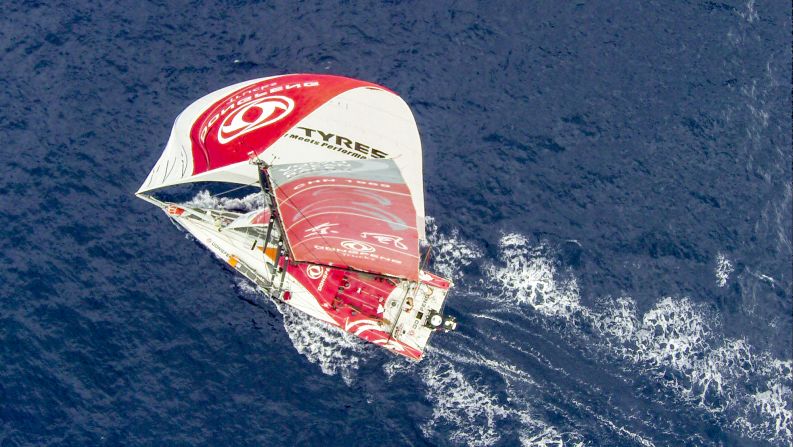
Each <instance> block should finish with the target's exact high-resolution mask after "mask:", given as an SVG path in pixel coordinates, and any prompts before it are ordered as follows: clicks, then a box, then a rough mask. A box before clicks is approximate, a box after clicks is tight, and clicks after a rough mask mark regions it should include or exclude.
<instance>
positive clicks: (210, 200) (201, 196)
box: [185, 190, 264, 211]
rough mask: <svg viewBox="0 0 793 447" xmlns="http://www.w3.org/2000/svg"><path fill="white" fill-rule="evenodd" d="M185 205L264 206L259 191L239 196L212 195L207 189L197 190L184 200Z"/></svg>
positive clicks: (225, 207) (220, 206) (252, 208)
mask: <svg viewBox="0 0 793 447" xmlns="http://www.w3.org/2000/svg"><path fill="white" fill-rule="evenodd" d="M185 205H187V206H194V207H197V208H208V209H213V210H229V209H234V210H243V211H252V210H255V209H258V208H262V207H263V206H264V196H263V195H262V193H261V192H255V193H252V194H248V195H247V196H245V197H240V198H236V197H224V196H213V195H210V194H209V191H206V190H204V191H199V192H198V194H196V195H195V197H193V198H192V199H190V201H188V202H185Z"/></svg>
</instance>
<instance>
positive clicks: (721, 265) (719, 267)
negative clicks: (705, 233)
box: [715, 253, 735, 287]
mask: <svg viewBox="0 0 793 447" xmlns="http://www.w3.org/2000/svg"><path fill="white" fill-rule="evenodd" d="M733 270H735V269H734V268H733V266H732V263H731V262H730V260H729V259H727V257H726V256H724V255H723V254H722V253H718V254H717V255H716V269H715V273H716V280H717V284H718V285H719V287H724V286H726V285H727V280H728V279H729V278H730V274H731V273H732V272H733Z"/></svg>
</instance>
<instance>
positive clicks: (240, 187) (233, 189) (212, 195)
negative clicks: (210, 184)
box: [209, 181, 259, 197]
mask: <svg viewBox="0 0 793 447" xmlns="http://www.w3.org/2000/svg"><path fill="white" fill-rule="evenodd" d="M257 183H259V182H258V181H256V182H253V183H248V184H247V185H242V186H238V187H236V188H232V189H229V190H228V191H223V192H219V193H217V194H211V195H210V196H209V197H220V196H222V195H224V194H228V193H230V192H234V191H236V190H238V189H242V188H247V187H249V186H253V185H255V184H257Z"/></svg>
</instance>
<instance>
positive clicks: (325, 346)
mask: <svg viewBox="0 0 793 447" xmlns="http://www.w3.org/2000/svg"><path fill="white" fill-rule="evenodd" d="M276 306H277V307H278V310H279V311H280V312H281V314H282V315H283V317H284V329H286V333H287V335H289V339H290V340H292V345H293V346H294V347H295V349H296V350H297V352H298V353H300V354H302V355H303V356H305V357H306V359H308V361H309V362H311V363H315V364H317V365H318V366H319V367H320V369H321V370H322V372H323V373H324V374H327V375H330V376H334V375H339V376H341V378H342V379H343V380H344V382H345V383H346V384H347V385H351V384H352V381H353V379H354V377H355V372H356V371H357V370H358V364H359V363H360V358H361V356H362V354H363V353H364V351H365V350H366V346H365V345H364V342H363V341H361V340H360V339H358V338H357V337H355V336H353V335H350V334H349V333H347V332H344V331H342V330H341V329H339V328H336V327H333V326H331V325H329V324H326V323H325V322H322V321H320V320H317V319H315V318H311V317H309V316H307V315H306V314H304V313H302V312H300V311H299V310H297V309H295V308H293V307H291V306H288V305H285V304H282V303H278V302H276Z"/></svg>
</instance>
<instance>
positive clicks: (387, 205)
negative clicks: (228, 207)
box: [137, 74, 457, 360]
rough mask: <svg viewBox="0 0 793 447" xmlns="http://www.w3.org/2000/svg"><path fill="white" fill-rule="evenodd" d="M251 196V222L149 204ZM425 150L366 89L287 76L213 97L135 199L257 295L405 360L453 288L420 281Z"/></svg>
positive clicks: (415, 354)
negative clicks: (210, 191)
mask: <svg viewBox="0 0 793 447" xmlns="http://www.w3.org/2000/svg"><path fill="white" fill-rule="evenodd" d="M197 182H220V183H233V184H239V185H249V186H250V185H254V186H257V187H260V188H261V191H262V194H263V197H264V206H263V207H262V208H261V209H255V210H253V211H251V212H248V213H236V212H231V211H224V210H216V209H211V208H203V207H199V206H195V205H188V204H186V203H172V202H168V201H163V200H160V199H158V198H156V197H155V196H154V195H153V192H154V191H156V190H160V189H163V188H167V187H169V186H175V185H179V184H187V183H197ZM423 189H424V188H423V176H422V153H421V142H420V139H419V135H418V129H417V127H416V123H415V120H414V119H413V115H412V113H411V112H410V109H409V108H408V106H407V104H405V102H404V101H403V100H402V99H401V98H400V97H399V96H398V95H396V94H395V93H393V92H392V91H390V90H388V89H386V88H384V87H381V86H378V85H375V84H372V83H368V82H364V81H359V80H355V79H350V78H344V77H339V76H329V75H312V74H293V75H283V76H274V77H269V78H263V79H256V80H252V81H248V82H243V83H240V84H236V85H232V86H229V87H226V88H224V89H221V90H219V91H217V92H214V93H211V94H209V95H207V96H205V97H203V98H201V99H199V100H198V101H196V102H194V103H193V104H191V105H190V106H189V107H188V108H187V109H185V110H184V111H183V112H182V114H180V115H179V117H178V118H177V119H176V122H175V124H174V127H173V131H172V133H171V137H170V139H169V141H168V144H167V145H166V147H165V150H164V151H163V154H162V156H161V157H160V159H159V161H158V162H157V163H156V164H155V166H154V168H153V169H152V170H151V172H150V173H149V175H148V177H147V178H146V180H145V181H144V183H143V185H142V186H141V187H140V189H139V190H138V192H137V195H138V197H140V198H141V199H143V200H146V201H148V202H150V203H152V204H154V205H156V206H158V207H159V208H161V209H162V210H163V211H165V213H166V214H167V215H168V216H169V217H170V218H171V219H172V220H173V221H174V222H175V223H177V224H178V225H179V226H181V227H183V228H184V229H185V230H186V231H188V232H190V233H191V234H192V235H193V236H195V238H196V239H197V240H198V241H199V242H201V243H202V244H203V245H204V246H206V247H207V248H208V249H209V250H211V251H212V252H214V253H215V254H216V255H217V256H218V257H220V258H221V259H223V260H224V261H225V262H227V263H228V265H229V266H230V267H231V268H233V269H235V270H236V271H238V272H239V273H241V274H242V275H243V276H245V277H246V278H248V279H249V280H250V281H252V282H253V283H254V284H255V285H256V287H258V288H259V289H260V290H262V291H263V292H264V293H266V294H268V295H269V296H271V297H273V298H274V299H277V300H281V301H282V302H284V303H286V304H288V305H291V306H293V307H295V308H297V309H299V310H301V311H302V312H304V313H306V314H307V315H310V316H311V317H314V318H317V319H319V320H322V321H324V322H326V323H329V324H331V325H334V326H337V327H339V328H341V329H342V330H344V331H347V332H350V333H352V334H355V335H356V336H358V337H360V338H362V339H364V340H366V341H369V342H371V343H375V344H378V345H381V346H383V347H385V348H387V349H389V350H390V351H392V352H394V353H397V354H400V355H403V356H406V357H408V358H411V359H415V360H418V359H421V357H422V356H423V353H424V351H425V349H426V347H427V343H428V341H429V339H430V336H431V335H432V334H433V333H434V332H437V331H450V330H454V329H455V328H456V326H457V323H456V321H455V319H454V318H453V317H448V316H444V315H443V313H442V312H443V307H444V302H445V299H446V296H447V294H448V292H449V289H450V288H451V286H452V284H451V282H450V281H449V280H447V279H444V278H441V277H439V276H437V275H434V274H432V273H429V272H427V271H425V270H424V269H423V268H422V265H421V264H422V262H421V256H420V250H419V247H420V241H421V240H423V239H425V237H426V236H425V229H424V191H423Z"/></svg>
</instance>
